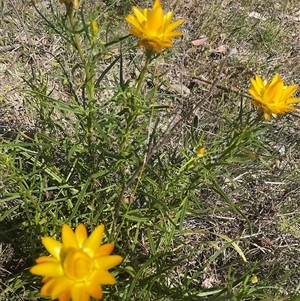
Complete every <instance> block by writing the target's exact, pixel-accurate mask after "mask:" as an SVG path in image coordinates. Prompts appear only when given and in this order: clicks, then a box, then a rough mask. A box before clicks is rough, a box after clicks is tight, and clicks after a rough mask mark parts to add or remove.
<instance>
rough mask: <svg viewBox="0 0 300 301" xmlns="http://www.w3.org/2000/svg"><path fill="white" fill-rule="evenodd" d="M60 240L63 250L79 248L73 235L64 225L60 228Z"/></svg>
mask: <svg viewBox="0 0 300 301" xmlns="http://www.w3.org/2000/svg"><path fill="white" fill-rule="evenodd" d="M61 240H62V243H63V245H64V247H65V248H73V249H78V247H79V246H78V242H77V238H76V235H75V233H74V232H73V230H72V229H71V228H70V227H69V226H68V225H66V224H64V225H63V227H62V236H61Z"/></svg>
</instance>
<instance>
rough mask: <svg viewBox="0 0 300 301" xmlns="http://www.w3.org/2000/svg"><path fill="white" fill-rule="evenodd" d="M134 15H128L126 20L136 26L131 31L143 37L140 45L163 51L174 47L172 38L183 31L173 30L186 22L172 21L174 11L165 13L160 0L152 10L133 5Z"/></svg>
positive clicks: (157, 0) (156, 0)
mask: <svg viewBox="0 0 300 301" xmlns="http://www.w3.org/2000/svg"><path fill="white" fill-rule="evenodd" d="M132 9H133V12H134V15H128V16H127V17H126V19H125V20H126V21H127V22H128V23H130V24H131V25H132V26H133V27H134V28H131V29H130V30H129V32H130V33H131V34H133V35H134V36H136V37H138V38H139V39H141V41H140V42H139V44H138V45H139V46H140V47H145V48H146V49H149V50H155V51H157V52H159V53H160V52H162V50H163V49H164V48H172V47H173V44H172V39H173V38H175V37H178V36H182V32H181V31H173V30H174V29H175V28H176V27H178V26H179V25H180V24H182V23H183V22H184V19H180V20H177V21H175V22H173V23H171V21H172V18H173V12H168V13H167V14H166V15H164V13H163V9H162V7H161V3H160V0H155V2H154V5H153V8H152V10H150V9H147V8H146V9H144V10H141V9H139V8H138V7H136V6H133V7H132Z"/></svg>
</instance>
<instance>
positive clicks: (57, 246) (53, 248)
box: [42, 237, 63, 260]
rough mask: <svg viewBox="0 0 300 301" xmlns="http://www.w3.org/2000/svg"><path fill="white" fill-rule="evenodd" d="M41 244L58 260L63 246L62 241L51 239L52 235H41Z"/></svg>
mask: <svg viewBox="0 0 300 301" xmlns="http://www.w3.org/2000/svg"><path fill="white" fill-rule="evenodd" d="M42 244H43V245H44V247H45V248H46V249H47V251H48V252H49V253H50V254H51V255H52V256H53V257H54V258H56V259H57V260H60V252H61V250H62V248H63V244H62V243H60V242H59V241H57V240H55V239H53V238H52V237H43V238H42Z"/></svg>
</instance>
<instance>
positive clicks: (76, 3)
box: [59, 0, 79, 9]
mask: <svg viewBox="0 0 300 301" xmlns="http://www.w3.org/2000/svg"><path fill="white" fill-rule="evenodd" d="M59 3H66V4H69V3H72V5H73V6H74V8H76V9H78V8H79V0H59Z"/></svg>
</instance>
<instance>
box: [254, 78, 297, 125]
mask: <svg viewBox="0 0 300 301" xmlns="http://www.w3.org/2000/svg"><path fill="white" fill-rule="evenodd" d="M250 81H251V84H252V86H251V88H250V89H249V90H248V91H249V93H250V94H251V96H252V97H253V100H252V104H253V105H255V106H257V107H258V111H259V112H260V113H263V114H264V117H265V119H269V118H270V116H271V115H272V116H273V117H277V114H284V113H286V112H287V111H296V108H295V107H294V106H292V105H291V104H294V103H298V102H300V98H296V97H292V95H293V94H294V93H295V92H296V90H297V85H291V86H285V85H284V82H283V80H282V79H281V77H280V76H279V74H276V75H275V76H274V77H273V79H272V81H271V82H268V81H267V80H263V79H262V78H261V77H260V76H258V75H256V77H255V78H251V80H250Z"/></svg>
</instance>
